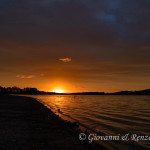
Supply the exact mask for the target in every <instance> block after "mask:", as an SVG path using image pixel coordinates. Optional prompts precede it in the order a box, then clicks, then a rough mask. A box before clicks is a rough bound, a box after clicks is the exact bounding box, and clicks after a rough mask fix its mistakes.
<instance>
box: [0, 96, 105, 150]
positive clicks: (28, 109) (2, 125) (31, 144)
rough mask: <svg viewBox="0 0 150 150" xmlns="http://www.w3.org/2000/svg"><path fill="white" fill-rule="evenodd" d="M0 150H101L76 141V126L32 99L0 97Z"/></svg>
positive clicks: (97, 145) (95, 145)
mask: <svg viewBox="0 0 150 150" xmlns="http://www.w3.org/2000/svg"><path fill="white" fill-rule="evenodd" d="M0 114H1V117H0V134H1V136H0V143H1V144H0V149H7V150H20V149H21V150H99V149H101V150H103V149H104V148H102V146H101V145H99V144H97V143H92V144H89V143H88V142H87V141H80V140H79V133H80V132H81V130H80V129H79V128H78V125H77V124H76V123H70V122H68V121H65V120H62V119H61V118H60V117H59V116H57V115H55V114H54V113H53V112H52V111H51V110H50V109H48V108H46V107H45V106H44V105H43V104H41V103H39V102H38V101H36V100H35V99H33V98H29V97H24V96H12V95H0Z"/></svg>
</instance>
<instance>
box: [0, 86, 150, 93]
mask: <svg viewBox="0 0 150 150" xmlns="http://www.w3.org/2000/svg"><path fill="white" fill-rule="evenodd" d="M0 94H37V95H150V89H145V90H139V91H118V92H112V93H109V92H76V93H56V92H45V91H40V90H38V89H37V88H29V87H28V88H23V89H21V88H19V87H15V86H14V87H1V86H0Z"/></svg>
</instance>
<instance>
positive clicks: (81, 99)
mask: <svg viewBox="0 0 150 150" xmlns="http://www.w3.org/2000/svg"><path fill="white" fill-rule="evenodd" d="M32 97H34V98H36V99H37V100H38V101H40V102H41V103H43V104H44V105H46V106H47V107H48V108H50V109H52V110H53V111H54V112H55V113H59V114H61V117H62V118H64V119H66V116H67V118H68V119H69V118H70V119H71V120H72V119H73V120H76V121H78V122H79V123H80V124H81V125H82V126H84V127H86V128H88V129H90V130H91V131H94V132H95V133H96V134H99V135H119V134H120V135H121V136H122V135H125V134H127V133H129V135H131V134H138V135H149V136H150V96H119V95H113V96H112V95H79V96H78V95H75V96H74V95H33V96H32ZM102 143H104V144H106V145H108V146H110V147H111V149H129V150H130V149H150V141H139V142H133V141H131V142H129V141H128V142H123V141H115V142H108V141H104V142H102Z"/></svg>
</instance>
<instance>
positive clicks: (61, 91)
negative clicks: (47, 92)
mask: <svg viewBox="0 0 150 150" xmlns="http://www.w3.org/2000/svg"><path fill="white" fill-rule="evenodd" d="M53 91H54V92H55V93H64V91H63V90H61V89H55V90H53Z"/></svg>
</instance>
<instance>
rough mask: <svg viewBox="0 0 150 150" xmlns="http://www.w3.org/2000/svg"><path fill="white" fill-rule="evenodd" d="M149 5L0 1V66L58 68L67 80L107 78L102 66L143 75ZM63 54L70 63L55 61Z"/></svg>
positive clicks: (145, 1) (136, 1)
mask: <svg viewBox="0 0 150 150" xmlns="http://www.w3.org/2000/svg"><path fill="white" fill-rule="evenodd" d="M149 7H150V1H149V0H132V1H131V0H121V1H120V0H94V1H93V0H86V1H84V0H72V1H70V0H30V1H27V0H19V1H17V0H0V19H1V22H0V33H1V34H0V68H8V69H11V70H13V71H14V72H15V71H16V72H17V70H20V71H22V70H27V71H32V70H33V69H34V70H38V69H39V70H40V71H42V69H40V68H42V67H43V66H44V67H45V68H46V67H47V68H48V67H49V66H54V69H53V70H54V72H57V71H58V70H57V68H58V67H59V66H60V67H64V70H65V73H64V72H63V71H62V74H63V76H64V77H66V78H68V79H69V76H70V78H71V77H73V76H76V77H77V78H82V77H85V76H87V77H88V78H89V77H91V78H92V77H93V78H96V80H98V79H99V78H103V79H107V78H108V75H103V74H106V72H105V71H106V70H107V74H112V72H113V74H114V75H113V76H114V77H115V75H116V73H118V72H119V74H120V72H121V74H122V73H124V76H127V74H128V73H127V74H125V72H132V73H131V74H132V75H133V74H134V75H136V76H140V75H141V73H140V72H142V73H143V74H142V78H143V77H144V74H145V75H147V70H149V69H150V67H149V64H150V59H149V57H150V42H149V41H150V17H149V16H150V9H149ZM66 56H67V57H69V58H72V59H73V60H74V61H72V62H71V63H65V66H62V65H64V64H60V63H61V62H59V61H57V60H58V58H65V57H66ZM106 63H109V64H110V65H105V64H106ZM68 65H70V66H69V67H68ZM87 66H88V67H90V68H91V69H83V68H84V67H85V68H86V67H87ZM95 66H96V69H95ZM125 66H126V67H125ZM131 66H132V67H131ZM137 66H140V67H137ZM92 67H93V69H92ZM71 68H73V69H74V71H73V72H74V73H73V72H72V71H71ZM99 68H104V69H103V70H101V69H99ZM131 68H132V69H131ZM143 68H144V69H143ZM4 70H5V69H2V71H3V72H4ZM55 70H56V71H55ZM131 70H132V71H131ZM2 71H1V72H2ZM51 72H53V71H52V70H49V74H51ZM67 72H68V73H67ZM75 72H79V74H76V73H75ZM34 73H36V71H35V72H33V74H34ZM42 73H43V72H42ZM44 74H45V73H44ZM97 74H98V75H97ZM100 74H102V75H101V76H103V77H101V76H100ZM129 74H130V73H129ZM116 76H117V77H119V75H116ZM128 76H129V75H128ZM44 77H45V76H44ZM76 77H75V78H76ZM82 79H83V78H82ZM119 80H121V79H119Z"/></svg>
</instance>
